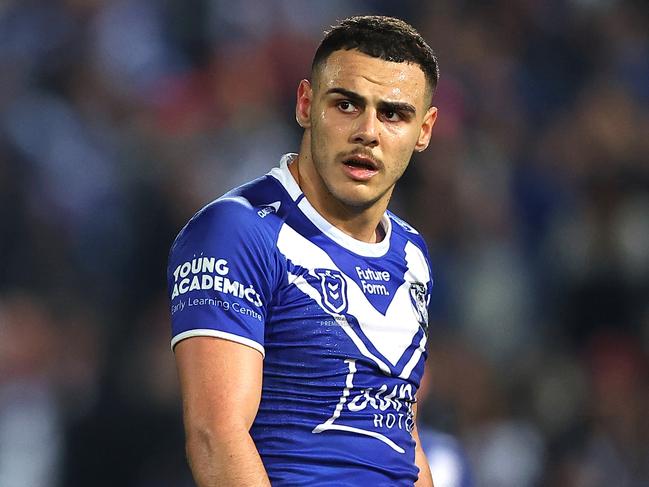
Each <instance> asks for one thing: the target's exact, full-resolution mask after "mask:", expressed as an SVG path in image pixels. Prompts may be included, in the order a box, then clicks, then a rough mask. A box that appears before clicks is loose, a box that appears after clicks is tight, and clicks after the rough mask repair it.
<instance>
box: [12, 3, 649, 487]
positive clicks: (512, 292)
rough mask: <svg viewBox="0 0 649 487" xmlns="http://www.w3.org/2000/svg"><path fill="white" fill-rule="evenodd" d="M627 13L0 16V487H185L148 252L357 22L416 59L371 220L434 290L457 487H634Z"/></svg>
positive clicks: (637, 142) (634, 176)
mask: <svg viewBox="0 0 649 487" xmlns="http://www.w3.org/2000/svg"><path fill="white" fill-rule="evenodd" d="M648 11H649V8H648V7H647V3H646V2H645V1H637V2H632V1H626V2H624V1H619V0H572V1H557V0H550V1H535V0H508V1H505V0H501V1H453V0H445V1H430V2H423V1H422V2H412V1H410V2H409V1H405V2H404V1H401V2H393V1H370V0H364V1H363V0H353V1H342V0H339V1H335V0H334V1H327V2H320V1H301V0H272V1H271V0H265V1H262V0H239V1H237V2H233V1H222V0H184V1H181V0H115V1H107V0H22V1H18V0H14V1H12V0H5V1H3V2H0V87H1V89H0V486H2V487H45V486H47V487H50V486H51V487H77V486H79V487H80V486H96V487H102V486H121V487H148V486H155V487H164V486H174V487H184V486H189V485H192V484H191V480H190V478H189V473H188V470H187V467H186V466H185V460H184V453H183V434H182V424H181V416H180V400H179V397H178V390H177V382H176V375H175V369H174V363H173V357H172V354H171V352H170V349H169V339H170V330H169V316H168V301H167V296H166V290H165V286H166V284H165V266H166V258H167V253H168V249H169V246H170V244H171V242H172V240H173V238H174V236H175V234H176V233H177V232H178V231H179V230H180V228H181V227H182V225H183V224H184V223H185V221H186V220H187V219H188V218H189V217H190V216H191V215H192V214H193V213H194V212H195V211H196V210H197V209H198V208H200V207H201V206H202V205H204V204H205V203H207V202H208V201H210V200H212V199H214V198H215V197H217V196H219V195H220V194H222V193H223V192H224V191H226V190H227V189H229V188H231V187H232V186H234V185H236V184H239V183H241V182H243V181H246V180H248V179H251V178H253V177H256V176H258V175H261V174H263V173H265V172H267V171H268V170H269V169H270V168H271V167H272V166H274V165H275V164H276V163H277V161H278V160H279V158H280V156H281V155H282V154H283V153H284V152H289V151H295V150H296V149H297V147H298V142H299V138H300V131H299V130H298V129H299V127H298V126H297V124H296V123H295V121H294V98H295V91H296V87H297V83H298V81H299V80H300V79H301V78H303V77H307V76H308V68H309V64H310V60H311V56H312V54H313V52H314V49H315V47H316V45H317V43H318V41H319V39H320V37H321V34H322V30H323V29H324V28H326V26H328V25H330V24H332V23H334V22H335V20H336V19H339V18H343V17H346V16H348V15H351V14H359V13H382V14H391V15H397V16H400V17H402V18H404V19H405V20H408V21H410V22H411V23H412V24H413V25H414V26H415V27H417V28H418V29H419V30H420V31H421V32H422V34H423V35H424V37H426V39H427V40H428V41H429V43H430V44H431V46H433V48H434V49H435V50H436V52H437V54H438V56H439V61H440V66H441V73H442V76H441V81H440V85H439V89H438V92H437V95H436V98H435V103H436V105H437V106H438V107H439V119H438V124H437V125H436V127H435V131H434V138H433V142H432V144H431V146H430V148H429V149H428V151H426V152H425V153H424V154H421V155H418V156H417V157H415V158H413V162H412V164H411V167H410V168H409V169H408V171H407V173H406V176H405V177H404V179H403V180H402V184H401V185H400V186H399V188H398V191H397V193H396V194H395V197H394V200H393V204H392V205H391V208H392V209H393V210H394V211H396V212H397V213H398V214H400V215H402V216H404V217H405V219H406V220H408V221H409V222H410V223H412V224H413V225H414V226H415V227H416V228H418V229H419V230H420V231H421V232H422V233H423V234H424V236H425V237H426V239H427V241H428V243H429V247H430V252H431V256H432V262H433V271H434V276H435V291H434V298H433V303H432V309H431V317H432V320H431V321H432V323H431V326H430V330H431V331H430V340H429V343H430V360H429V364H430V366H431V372H432V375H431V378H432V381H431V383H432V388H431V389H432V390H431V393H430V395H429V397H428V398H427V400H426V403H425V405H424V406H422V409H421V413H420V416H421V420H422V422H423V423H422V425H430V426H432V427H435V428H437V429H440V430H443V431H447V432H450V433H452V434H454V435H456V436H457V437H458V438H459V439H460V440H461V442H462V444H463V445H464V447H465V448H466V450H467V452H468V455H469V458H470V462H471V466H472V468H473V470H474V476H475V478H476V481H477V485H478V486H485V487H509V486H511V487H527V486H541V485H543V486H560V487H563V486H566V487H598V486H616V487H636V486H647V485H649V419H647V413H648V412H649V387H648V386H649V383H648V382H649V381H648V376H649V369H648V350H649V13H648ZM224 237H225V238H227V235H224ZM439 487H444V486H441V485H440V486H439Z"/></svg>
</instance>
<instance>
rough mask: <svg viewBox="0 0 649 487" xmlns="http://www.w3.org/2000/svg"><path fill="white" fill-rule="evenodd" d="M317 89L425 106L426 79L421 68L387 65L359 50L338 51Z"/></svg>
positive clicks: (326, 65) (322, 69)
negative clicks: (353, 93) (344, 90)
mask: <svg viewBox="0 0 649 487" xmlns="http://www.w3.org/2000/svg"><path fill="white" fill-rule="evenodd" d="M317 78H318V80H317V85H318V86H317V89H318V91H320V92H321V93H326V92H327V91H328V90H329V89H331V88H344V89H347V90H350V91H354V92H356V93H358V94H359V95H361V96H365V97H368V98H372V97H377V98H380V99H381V100H384V101H393V102H408V103H412V104H414V105H416V106H420V105H423V104H424V100H425V96H426V77H425V76H424V72H423V71H422V69H421V68H420V67H419V65H417V64H413V63H407V62H402V63H396V62H392V61H385V60H383V59H379V58H375V57H372V56H368V55H367V54H363V53H362V52H360V51H357V50H348V51H345V50H340V51H334V52H332V53H331V55H330V56H329V57H328V58H327V59H326V61H325V62H324V64H323V65H322V66H321V67H320V68H319V72H318V74H317Z"/></svg>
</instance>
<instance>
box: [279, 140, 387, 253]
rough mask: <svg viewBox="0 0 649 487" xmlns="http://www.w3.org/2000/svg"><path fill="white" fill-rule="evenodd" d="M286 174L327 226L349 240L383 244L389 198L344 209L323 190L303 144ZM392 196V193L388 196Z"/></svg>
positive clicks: (342, 205)
mask: <svg viewBox="0 0 649 487" xmlns="http://www.w3.org/2000/svg"><path fill="white" fill-rule="evenodd" d="M289 171H290V172H291V174H292V175H293V177H294V178H295V180H296V182H297V184H298V186H299V187H300V189H301V190H302V192H303V193H304V196H305V197H306V199H307V200H308V201H309V203H311V206H313V207H314V208H315V210H316V211H317V212H318V213H319V214H320V215H321V216H322V217H323V218H324V219H325V220H327V221H328V222H329V223H331V224H332V225H333V226H335V227H336V228H338V229H339V230H341V231H342V232H344V233H346V234H347V235H349V236H350V237H353V238H355V239H356V240H360V241H362V242H368V243H376V242H380V241H381V240H383V238H384V237H385V230H384V229H383V227H382V225H381V218H382V217H383V214H384V213H385V210H386V209H387V203H388V201H389V197H390V194H386V195H385V197H384V198H382V199H381V200H380V201H378V202H376V203H374V204H372V205H371V206H369V207H362V208H361V207H353V206H350V205H346V204H344V203H343V202H341V201H339V200H338V199H336V198H335V197H334V196H333V195H331V194H330V193H329V192H328V191H327V190H326V189H323V188H325V187H324V184H323V183H322V181H321V179H320V176H319V175H318V173H317V171H315V168H314V166H313V162H312V161H311V158H310V152H308V146H307V147H305V144H304V141H303V143H302V147H301V150H300V154H299V155H298V157H297V158H296V160H295V161H293V163H292V164H290V165H289ZM390 193H391V192H390Z"/></svg>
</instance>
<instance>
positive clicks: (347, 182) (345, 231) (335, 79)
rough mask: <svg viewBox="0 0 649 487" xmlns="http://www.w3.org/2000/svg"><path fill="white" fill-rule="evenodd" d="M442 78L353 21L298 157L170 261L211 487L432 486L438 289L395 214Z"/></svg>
mask: <svg viewBox="0 0 649 487" xmlns="http://www.w3.org/2000/svg"><path fill="white" fill-rule="evenodd" d="M437 78H438V68H437V61H436V59H435V56H434V55H433V52H432V50H431V49H430V47H428V46H427V45H426V43H425V42H424V41H423V39H422V38H421V36H420V35H419V34H418V33H417V32H416V31H415V30H414V29H413V28H412V27H410V26H409V25H408V24H406V23H404V22H402V21H400V20H397V19H392V18H386V17H354V18H350V19H347V20H344V21H342V22H341V23H340V24H339V25H337V26H335V27H334V28H332V30H330V31H329V32H328V33H327V34H326V35H325V38H324V39H323V41H322V43H321V45H320V46H319V48H318V50H317V52H316V54H315V58H314V61H313V66H312V73H311V81H307V80H302V82H301V83H300V84H299V87H298V91H297V105H296V118H297V121H298V123H299V124H300V125H301V126H302V127H303V128H304V136H303V138H302V143H301V145H300V152H299V154H289V155H286V156H284V158H283V159H282V161H281V163H280V167H278V168H275V169H273V170H272V171H270V173H268V174H267V175H266V176H264V177H262V178H260V179H257V180H255V181H252V182H251V183H248V184H246V185H244V186H242V187H240V188H237V189H235V190H233V191H231V192H229V193H227V194H225V195H224V196H222V197H221V198H219V199H217V200H215V201H214V202H212V203H211V204H209V205H207V206H206V207H205V208H203V209H202V210H201V211H199V212H198V213H197V214H196V215H195V216H194V217H193V218H192V219H191V220H190V222H189V223H188V224H187V225H186V226H185V228H183V230H182V231H181V233H180V235H179V236H178V238H177V239H176V241H175V242H174V244H173V247H172V249H171V256H170V264H169V271H168V279H169V290H170V294H171V314H172V325H173V326H172V327H173V340H172V347H173V348H174V351H175V356H176V362H177V365H178V371H179V376H180V384H181V390H182V396H183V406H184V420H185V429H186V433H187V453H188V457H189V462H190V465H191V468H192V472H193V474H194V477H195V479H196V482H197V483H198V485H199V486H201V487H207V486H216V485H219V486H222V485H228V486H230V485H232V486H263V485H270V484H272V485H274V486H296V485H309V486H346V485H350V486H351V485H354V486H356V485H377V486H378V485H390V486H397V485H410V486H411V485H413V484H416V485H418V486H419V485H422V486H431V485H432V480H431V478H430V471H429V469H428V464H427V462H426V458H425V455H424V454H423V451H422V450H421V446H420V444H419V438H418V435H417V429H416V426H415V414H416V399H415V397H416V392H417V388H418V386H419V381H420V379H421V375H422V373H423V369H424V360H425V356H426V352H425V345H426V334H427V326H428V325H427V311H426V309H427V303H428V301H429V293H430V291H431V286H432V281H431V277H430V267H429V263H428V258H427V251H426V246H425V244H424V242H423V240H422V238H421V237H420V236H419V234H418V233H417V232H416V231H415V230H414V229H413V228H412V227H410V226H409V225H407V224H406V223H404V222H403V221H402V220H400V219H398V218H397V217H396V216H394V215H393V214H392V213H390V212H388V211H387V206H388V201H389V200H390V196H391V194H392V190H393V189H394V185H395V183H396V182H397V180H398V179H399V178H400V177H401V175H402V174H403V172H404V170H405V169H406V167H407V165H408V162H409V160H410V157H411V155H412V153H413V151H422V150H424V149H425V148H426V147H427V146H428V142H429V140H430V136H431V131H432V128H433V124H434V123H435V118H436V115H437V110H436V108H434V107H432V106H431V97H432V94H433V91H434V89H435V86H436V83H437Z"/></svg>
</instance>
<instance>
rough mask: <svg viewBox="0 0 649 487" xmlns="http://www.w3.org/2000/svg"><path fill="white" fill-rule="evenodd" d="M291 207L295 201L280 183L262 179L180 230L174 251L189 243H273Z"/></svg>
mask: <svg viewBox="0 0 649 487" xmlns="http://www.w3.org/2000/svg"><path fill="white" fill-rule="evenodd" d="M290 206H292V200H291V199H290V198H288V197H287V195H286V192H285V191H284V190H283V188H282V187H281V186H280V185H279V184H277V181H276V180H275V179H274V178H271V177H268V176H264V177H261V178H259V179H256V180H254V181H252V182H250V183H248V184H245V185H243V186H240V187H238V188H235V189H233V190H232V191H230V192H228V193H226V194H224V195H223V196H221V197H219V198H217V199H216V200H214V201H212V202H211V203H209V204H207V205H206V206H204V207H203V208H201V209H200V210H199V211H198V212H197V213H196V214H195V215H194V216H193V217H192V218H191V219H190V220H189V222H187V224H186V225H185V226H184V227H183V229H182V230H181V231H180V233H179V234H178V237H177V238H176V241H175V242H174V244H173V246H172V251H173V250H174V249H175V248H176V247H177V246H178V245H182V244H183V243H184V242H186V241H187V240H191V241H202V242H205V243H209V242H210V241H211V240H212V239H219V240H223V239H224V238H225V239H227V240H228V241H230V242H231V243H236V242H237V241H241V240H245V242H246V244H247V245H251V244H254V242H255V241H261V242H264V243H274V242H275V240H276V238H277V233H278V231H279V228H280V227H281V223H282V222H283V220H284V219H285V217H286V214H287V212H288V211H290Z"/></svg>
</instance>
